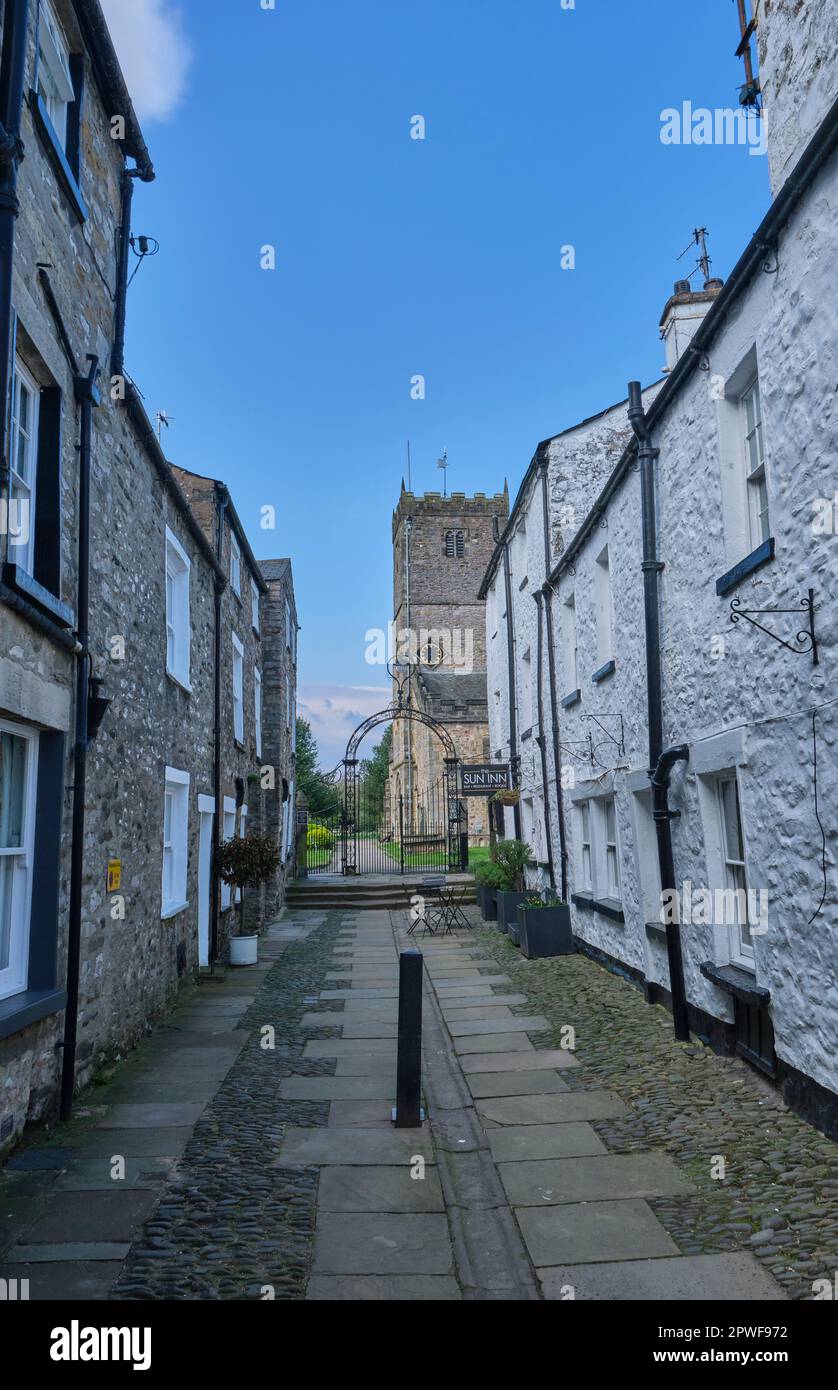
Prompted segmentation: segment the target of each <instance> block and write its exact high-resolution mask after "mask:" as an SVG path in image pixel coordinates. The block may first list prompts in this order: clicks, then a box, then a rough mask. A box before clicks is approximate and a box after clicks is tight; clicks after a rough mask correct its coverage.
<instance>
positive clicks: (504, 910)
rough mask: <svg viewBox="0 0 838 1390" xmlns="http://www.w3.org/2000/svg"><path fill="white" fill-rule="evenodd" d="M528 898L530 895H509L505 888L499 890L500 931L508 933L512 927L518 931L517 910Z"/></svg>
mask: <svg viewBox="0 0 838 1390" xmlns="http://www.w3.org/2000/svg"><path fill="white" fill-rule="evenodd" d="M528 897H529V894H528V893H508V892H506V890H505V889H503V888H499V889H498V931H504V932H508V931H509V929H510V927H514V928H516V929H517V926H518V919H517V918H516V916H515V910H516V908H517V907H518V904H519V903H523V902H526V900H527V898H528Z"/></svg>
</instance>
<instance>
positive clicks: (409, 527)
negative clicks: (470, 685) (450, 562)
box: [396, 516, 419, 831]
mask: <svg viewBox="0 0 838 1390" xmlns="http://www.w3.org/2000/svg"><path fill="white" fill-rule="evenodd" d="M412 534H413V517H412V516H409V517H407V518H406V520H405V523H404V609H405V617H406V618H407V640H408V643H409V645H408V649H407V651H408V671H409V672H410V669H411V665H412V660H413V632H412V630H411V626H410V537H411V535H412ZM396 641H398V633H396ZM416 658H417V663H418V659H419V648H418V644H417V648H416ZM410 698H411V691H410V675H408V686H407V703H408V705H409V704H410ZM405 723H406V725H407V814H408V821H409V830H410V831H412V830H413V723H412V721H411V720H410V719H406V720H405Z"/></svg>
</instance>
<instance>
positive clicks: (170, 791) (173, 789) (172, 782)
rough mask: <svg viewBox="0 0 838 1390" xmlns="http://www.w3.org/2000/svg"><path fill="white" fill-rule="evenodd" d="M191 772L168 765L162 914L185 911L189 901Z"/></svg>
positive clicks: (165, 794) (169, 914)
mask: <svg viewBox="0 0 838 1390" xmlns="http://www.w3.org/2000/svg"><path fill="white" fill-rule="evenodd" d="M188 836H189V773H188V772H180V771H179V770H178V769H177V768H173V767H167V768H166V788H165V792H164V799H163V895H162V907H161V912H160V915H161V917H172V916H174V914H175V913H176V912H182V911H183V909H184V908H185V907H186V906H187V905H188V904H187V893H186V882H187V861H188Z"/></svg>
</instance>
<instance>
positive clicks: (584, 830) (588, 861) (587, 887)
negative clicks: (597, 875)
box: [577, 801, 594, 894]
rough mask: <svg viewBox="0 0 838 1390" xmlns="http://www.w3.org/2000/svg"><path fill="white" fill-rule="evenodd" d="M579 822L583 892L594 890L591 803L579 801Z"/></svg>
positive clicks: (581, 889) (581, 888)
mask: <svg viewBox="0 0 838 1390" xmlns="http://www.w3.org/2000/svg"><path fill="white" fill-rule="evenodd" d="M577 810H578V817H579V820H578V824H579V881H580V889H579V891H580V892H582V893H590V894H593V891H594V842H593V839H592V832H591V803H590V801H580V802H579V803H578V807H577Z"/></svg>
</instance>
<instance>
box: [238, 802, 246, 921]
mask: <svg viewBox="0 0 838 1390" xmlns="http://www.w3.org/2000/svg"><path fill="white" fill-rule="evenodd" d="M239 835H240V836H241V838H242V839H243V840H246V839H247V807H246V806H242V808H241V810H240V811H239ZM241 900H242V890H241V888H240V887H239V888H237V889H236V902H237V903H240V902H241Z"/></svg>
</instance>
